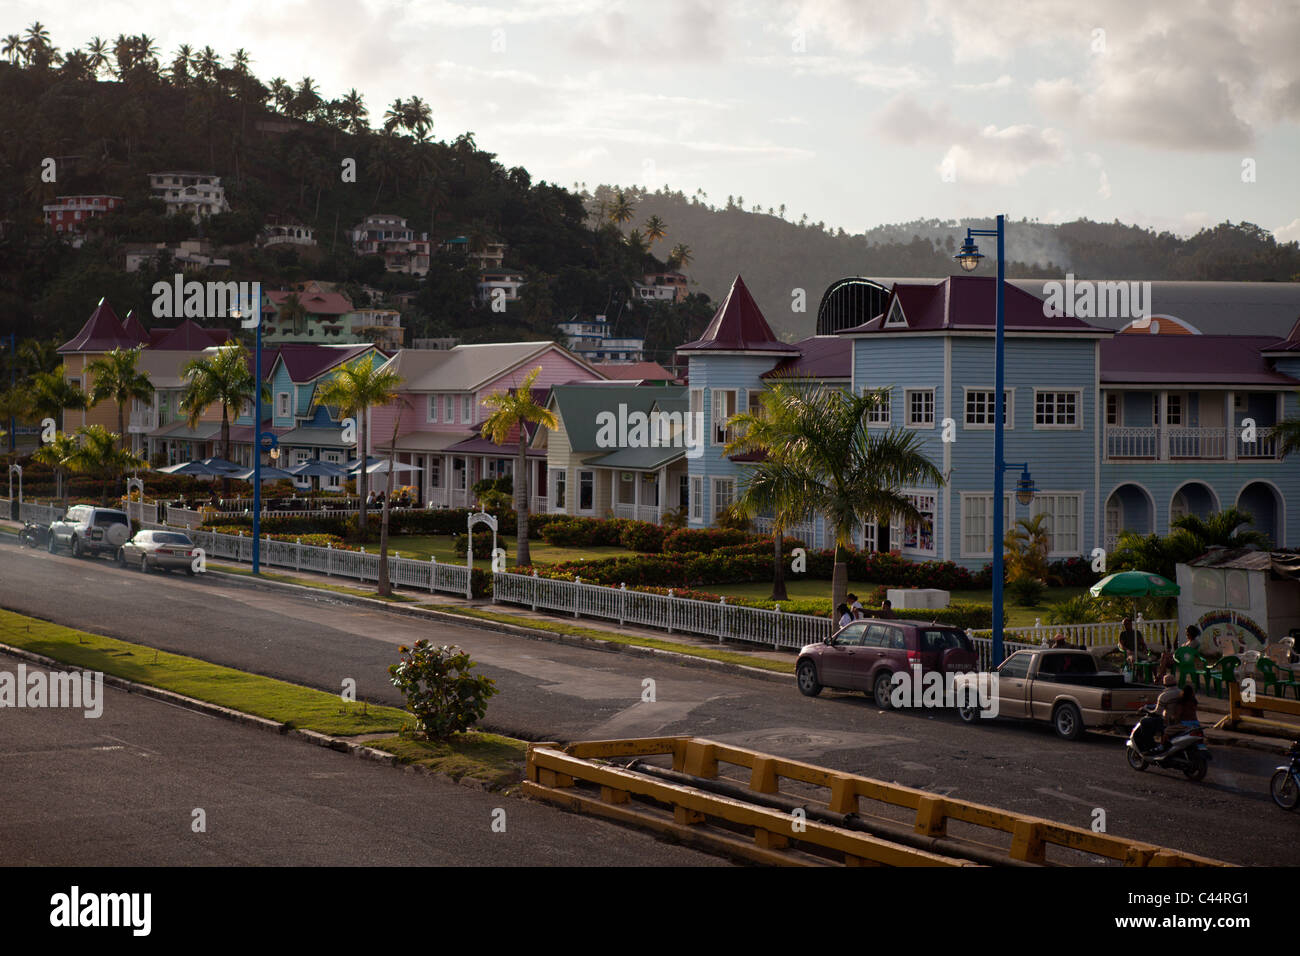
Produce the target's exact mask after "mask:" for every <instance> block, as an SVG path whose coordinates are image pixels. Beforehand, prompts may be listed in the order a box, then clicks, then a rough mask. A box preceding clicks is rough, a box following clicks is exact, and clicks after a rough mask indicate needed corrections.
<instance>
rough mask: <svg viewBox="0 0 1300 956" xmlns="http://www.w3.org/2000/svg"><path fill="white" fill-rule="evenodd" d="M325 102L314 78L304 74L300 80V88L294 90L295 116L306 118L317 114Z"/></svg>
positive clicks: (293, 105)
mask: <svg viewBox="0 0 1300 956" xmlns="http://www.w3.org/2000/svg"><path fill="white" fill-rule="evenodd" d="M323 102H324V100H322V99H321V96H320V89H319V88H318V87H317V86H316V81H315V80H314V79H312V78H311V77H310V76H304V77H303V78H302V79H301V80H299V81H298V89H296V90H295V91H294V94H293V104H292V107H293V113H294V115H295V116H297V117H300V118H304V119H306V118H309V117H312V116H315V115H316V112H317V111H318V110H319V109H320V107H321V104H322V103H323Z"/></svg>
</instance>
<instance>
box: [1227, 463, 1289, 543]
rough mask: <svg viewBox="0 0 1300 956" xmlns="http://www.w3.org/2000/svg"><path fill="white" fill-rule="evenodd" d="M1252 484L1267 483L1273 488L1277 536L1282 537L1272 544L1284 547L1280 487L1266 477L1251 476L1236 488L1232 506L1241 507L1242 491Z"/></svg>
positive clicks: (1258, 528) (1283, 506)
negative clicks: (1235, 497)
mask: <svg viewBox="0 0 1300 956" xmlns="http://www.w3.org/2000/svg"><path fill="white" fill-rule="evenodd" d="M1254 484H1260V485H1268V487H1270V488H1271V489H1273V498H1274V501H1273V505H1274V507H1275V508H1276V509H1277V530H1278V536H1279V537H1280V538H1281V539H1282V540H1281V541H1274V542H1273V544H1274V546H1275V547H1278V548H1285V547H1286V496H1285V495H1284V494H1282V491H1281V489H1279V488H1278V486H1277V485H1275V484H1273V482H1271V481H1269V480H1268V479H1267V478H1251V479H1249V480H1248V481H1247V482H1246V483H1245V484H1244V485H1242V486H1241V487H1240V488H1239V489H1237V500H1236V501H1235V502H1234V503H1233V507H1234V508H1240V507H1241V495H1242V493H1243V492H1244V491H1245V490H1246V489H1247V488H1249V487H1250V486H1251V485H1254ZM1252 527H1253V528H1254V529H1255V530H1256V531H1259V530H1261V529H1260V527H1259V526H1258V525H1253V526H1252Z"/></svg>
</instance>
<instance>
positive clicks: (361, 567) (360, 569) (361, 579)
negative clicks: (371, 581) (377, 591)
mask: <svg viewBox="0 0 1300 956" xmlns="http://www.w3.org/2000/svg"><path fill="white" fill-rule="evenodd" d="M357 582H358V583H359V584H365V583H366V546H365V545H364V544H363V545H362V546H361V560H360V561H358V562H357Z"/></svg>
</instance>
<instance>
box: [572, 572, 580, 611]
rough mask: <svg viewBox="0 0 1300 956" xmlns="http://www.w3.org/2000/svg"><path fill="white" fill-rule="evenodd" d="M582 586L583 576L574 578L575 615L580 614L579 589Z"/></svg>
mask: <svg viewBox="0 0 1300 956" xmlns="http://www.w3.org/2000/svg"><path fill="white" fill-rule="evenodd" d="M581 588H582V578H574V579H573V616H574V617H577V616H578V591H579V590H580V589H581Z"/></svg>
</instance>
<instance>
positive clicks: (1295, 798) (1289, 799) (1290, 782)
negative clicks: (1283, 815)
mask: <svg viewBox="0 0 1300 956" xmlns="http://www.w3.org/2000/svg"><path fill="white" fill-rule="evenodd" d="M1268 792H1269V793H1270V794H1272V796H1273V802H1274V803H1276V804H1277V805H1278V806H1279V807H1281V808H1282V809H1283V810H1294V809H1295V808H1296V807H1297V806H1300V784H1297V783H1296V782H1295V776H1294V775H1293V774H1292V773H1291V771H1290V770H1285V769H1283V770H1279V771H1278V772H1277V773H1275V774H1273V779H1272V780H1270V781H1269V784H1268Z"/></svg>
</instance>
